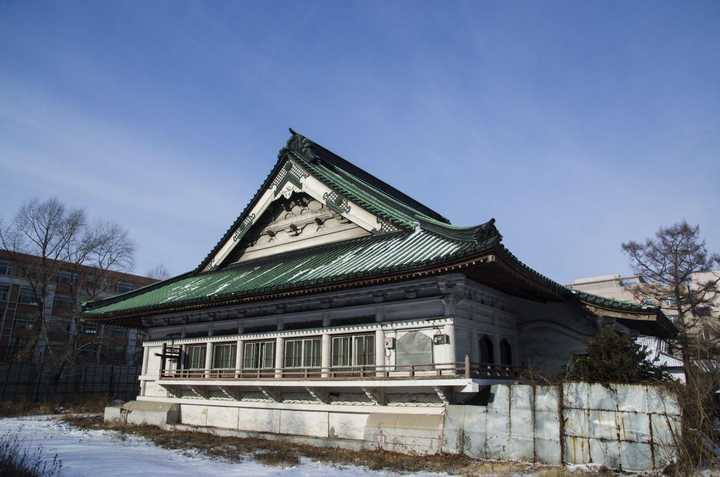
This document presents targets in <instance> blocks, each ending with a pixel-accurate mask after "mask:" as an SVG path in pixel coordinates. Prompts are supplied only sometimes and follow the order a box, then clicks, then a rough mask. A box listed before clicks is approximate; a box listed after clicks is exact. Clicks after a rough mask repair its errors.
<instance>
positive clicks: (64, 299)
mask: <svg viewBox="0 0 720 477" xmlns="http://www.w3.org/2000/svg"><path fill="white" fill-rule="evenodd" d="M55 304H56V305H58V306H65V307H71V306H72V305H73V299H72V297H71V296H68V295H60V294H56V295H55Z"/></svg>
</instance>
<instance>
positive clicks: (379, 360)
mask: <svg viewBox="0 0 720 477" xmlns="http://www.w3.org/2000/svg"><path fill="white" fill-rule="evenodd" d="M375 366H376V368H375V376H384V375H385V371H386V369H385V331H384V330H383V329H382V328H378V329H377V330H375Z"/></svg>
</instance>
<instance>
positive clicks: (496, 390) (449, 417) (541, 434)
mask: <svg viewBox="0 0 720 477" xmlns="http://www.w3.org/2000/svg"><path fill="white" fill-rule="evenodd" d="M679 433H680V408H679V406H678V403H677V399H676V398H675V397H674V396H672V395H670V394H668V393H667V392H666V391H664V390H663V389H662V388H660V387H657V386H640V385H611V386H603V385H599V384H587V383H569V384H565V385H563V386H562V387H560V386H529V385H497V386H493V387H492V388H491V397H490V402H489V403H488V405H487V406H448V407H447V412H446V417H445V426H444V428H443V448H442V450H443V451H444V452H449V453H464V454H466V455H468V456H470V457H475V458H491V459H512V460H520V461H527V462H540V463H545V464H588V463H594V464H601V465H605V466H607V467H609V468H612V469H621V470H626V471H645V470H651V469H660V468H663V467H664V466H665V465H667V464H668V463H669V462H671V461H672V460H673V458H674V457H675V442H676V439H677V438H679Z"/></svg>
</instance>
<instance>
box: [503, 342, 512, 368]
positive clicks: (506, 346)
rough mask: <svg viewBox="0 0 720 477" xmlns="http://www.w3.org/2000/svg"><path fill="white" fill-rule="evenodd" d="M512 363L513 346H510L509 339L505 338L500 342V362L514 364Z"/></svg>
mask: <svg viewBox="0 0 720 477" xmlns="http://www.w3.org/2000/svg"><path fill="white" fill-rule="evenodd" d="M512 363H513V357H512V346H510V342H509V341H508V340H506V339H503V340H502V341H501V342H500V364H502V365H503V366H512Z"/></svg>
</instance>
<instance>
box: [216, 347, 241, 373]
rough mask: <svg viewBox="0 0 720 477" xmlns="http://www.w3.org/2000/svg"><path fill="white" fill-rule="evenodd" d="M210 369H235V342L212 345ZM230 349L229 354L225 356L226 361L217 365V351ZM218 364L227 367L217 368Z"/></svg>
mask: <svg viewBox="0 0 720 477" xmlns="http://www.w3.org/2000/svg"><path fill="white" fill-rule="evenodd" d="M212 348H213V349H212V369H235V365H236V363H237V342H236V341H221V342H219V343H213V347H212ZM225 348H230V350H229V352H228V353H227V355H226V356H225V358H227V361H226V362H225V363H218V361H219V359H218V351H219V350H221V349H222V350H223V351H224V350H225ZM218 364H229V366H218Z"/></svg>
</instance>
